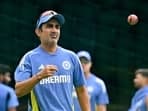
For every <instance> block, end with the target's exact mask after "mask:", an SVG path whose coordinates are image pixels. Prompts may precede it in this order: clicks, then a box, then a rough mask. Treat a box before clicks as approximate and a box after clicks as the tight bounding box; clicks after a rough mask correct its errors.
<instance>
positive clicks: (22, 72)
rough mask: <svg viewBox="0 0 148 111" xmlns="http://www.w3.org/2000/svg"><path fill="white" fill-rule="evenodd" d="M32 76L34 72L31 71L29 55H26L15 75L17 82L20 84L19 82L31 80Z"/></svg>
mask: <svg viewBox="0 0 148 111" xmlns="http://www.w3.org/2000/svg"><path fill="white" fill-rule="evenodd" d="M31 74H32V70H31V63H30V59H29V55H25V56H24V57H23V58H22V59H21V61H20V63H19V65H18V66H17V68H16V70H15V74H14V75H15V77H14V78H15V81H16V82H19V81H23V80H26V79H29V78H30V77H31Z"/></svg>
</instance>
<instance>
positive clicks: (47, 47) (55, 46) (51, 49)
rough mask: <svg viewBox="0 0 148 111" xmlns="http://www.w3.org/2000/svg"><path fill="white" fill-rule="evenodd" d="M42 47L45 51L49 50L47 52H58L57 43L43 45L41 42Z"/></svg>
mask: <svg viewBox="0 0 148 111" xmlns="http://www.w3.org/2000/svg"><path fill="white" fill-rule="evenodd" d="M41 47H42V48H43V49H44V50H45V51H47V52H49V53H54V52H56V50H57V45H52V46H45V45H42V44H41Z"/></svg>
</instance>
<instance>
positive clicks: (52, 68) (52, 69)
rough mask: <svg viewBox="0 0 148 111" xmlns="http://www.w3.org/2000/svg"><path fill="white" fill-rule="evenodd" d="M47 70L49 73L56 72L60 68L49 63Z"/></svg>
mask: <svg viewBox="0 0 148 111" xmlns="http://www.w3.org/2000/svg"><path fill="white" fill-rule="evenodd" d="M45 70H46V71H47V73H52V72H56V71H57V70H58V69H57V67H56V66H55V65H47V66H45Z"/></svg>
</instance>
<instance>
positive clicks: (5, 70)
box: [0, 64, 11, 85]
mask: <svg viewBox="0 0 148 111" xmlns="http://www.w3.org/2000/svg"><path fill="white" fill-rule="evenodd" d="M0 68H1V69H0V72H1V73H2V75H1V76H2V78H3V81H2V82H3V84H6V85H8V84H9V83H10V82H11V73H10V72H11V69H10V67H9V66H8V65H5V64H0Z"/></svg>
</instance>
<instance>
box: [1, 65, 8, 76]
mask: <svg viewBox="0 0 148 111" xmlns="http://www.w3.org/2000/svg"><path fill="white" fill-rule="evenodd" d="M6 72H11V68H10V66H8V65H6V64H0V74H5V73H6Z"/></svg>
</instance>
